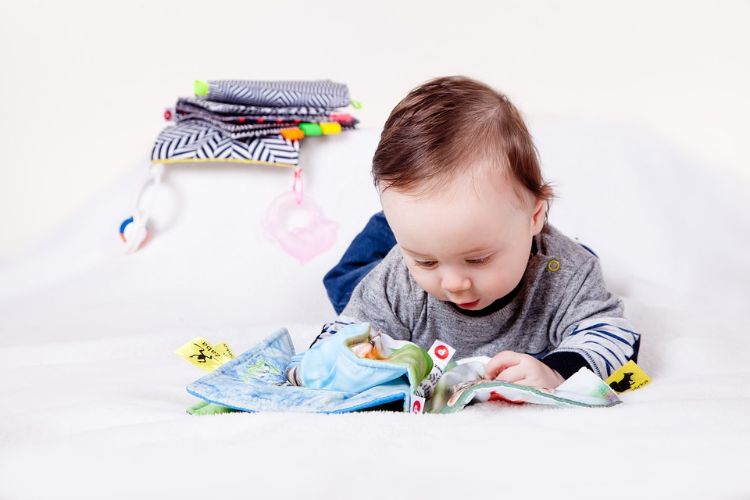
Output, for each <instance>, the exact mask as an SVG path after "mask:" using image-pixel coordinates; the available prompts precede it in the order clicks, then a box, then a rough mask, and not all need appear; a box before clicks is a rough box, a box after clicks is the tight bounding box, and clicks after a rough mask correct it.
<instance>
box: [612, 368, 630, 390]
mask: <svg viewBox="0 0 750 500" xmlns="http://www.w3.org/2000/svg"><path fill="white" fill-rule="evenodd" d="M632 385H633V374H632V373H630V372H625V375H623V377H622V380H615V381H614V382H612V383H611V384H609V386H610V387H611V388H612V390H614V391H616V392H625V391H627V390H628V389H630V387H631V386H632Z"/></svg>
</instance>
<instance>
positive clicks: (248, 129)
mask: <svg viewBox="0 0 750 500" xmlns="http://www.w3.org/2000/svg"><path fill="white" fill-rule="evenodd" d="M188 121H193V122H195V123H201V122H203V123H207V124H209V125H210V126H212V127H214V128H217V129H219V130H221V132H222V133H224V134H225V135H226V136H228V137H230V138H232V139H247V138H250V137H263V136H267V135H279V133H280V132H281V130H282V129H285V128H289V127H297V126H298V124H299V122H294V121H284V120H281V123H278V120H274V121H273V122H272V123H249V124H243V125H234V124H229V123H222V122H220V121H216V120H214V119H212V118H211V117H208V118H207V119H206V118H203V117H198V116H195V115H178V116H177V123H186V122H188ZM320 121H328V117H323V119H322V120H320ZM358 123H359V120H357V119H356V118H352V121H351V122H350V123H345V124H341V128H342V129H343V130H350V129H354V128H355V127H356V125H357V124H358Z"/></svg>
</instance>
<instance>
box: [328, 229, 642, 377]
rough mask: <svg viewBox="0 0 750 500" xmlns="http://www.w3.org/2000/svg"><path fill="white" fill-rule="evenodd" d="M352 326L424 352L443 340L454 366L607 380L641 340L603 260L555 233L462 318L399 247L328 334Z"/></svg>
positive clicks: (537, 242)
mask: <svg viewBox="0 0 750 500" xmlns="http://www.w3.org/2000/svg"><path fill="white" fill-rule="evenodd" d="M350 321H357V322H369V323H370V324H371V325H372V326H373V328H375V329H376V330H379V331H381V332H384V333H387V334H388V335H390V336H391V337H393V338H396V339H401V340H410V341H412V342H415V343H416V344H418V345H420V346H421V347H424V348H429V346H430V345H431V344H432V343H433V341H435V340H436V339H440V340H442V341H443V342H446V343H448V344H449V345H451V346H453V347H454V348H455V349H456V351H457V352H456V359H459V358H462V357H468V356H479V355H486V356H494V355H495V354H497V353H498V352H500V351H503V350H512V351H516V352H523V353H528V354H531V355H533V356H535V357H536V358H537V359H541V360H542V361H543V362H544V363H546V364H547V365H549V366H551V367H552V368H554V369H556V370H557V371H558V372H560V374H561V375H562V376H563V377H565V378H567V377H569V376H570V375H572V374H573V373H575V372H576V371H577V370H578V369H579V368H580V367H582V366H587V367H589V368H591V369H592V370H593V371H594V373H596V374H597V375H599V376H600V377H602V378H606V377H608V376H609V374H611V373H612V372H613V371H614V370H616V369H618V368H619V367H620V366H622V365H623V364H624V363H626V362H627V360H629V359H635V358H636V357H637V354H638V347H639V339H640V334H639V333H637V332H636V330H635V328H634V327H633V326H632V325H631V324H630V323H629V322H628V321H627V320H626V319H625V318H624V317H623V304H622V300H620V299H619V298H618V297H616V296H614V295H612V294H611V293H609V292H608V291H607V290H606V288H605V285H604V280H603V278H602V272H601V268H600V266H599V259H598V258H597V257H596V256H595V255H594V254H593V253H591V252H590V251H588V250H587V249H585V248H584V247H583V246H581V245H580V244H578V243H576V242H575V241H573V240H571V239H570V238H568V237H567V236H565V235H564V234H562V233H561V232H560V231H558V230H557V229H555V228H554V227H552V226H550V225H546V226H545V228H544V229H543V230H542V232H541V233H540V234H538V235H537V236H536V237H534V241H533V245H532V249H531V256H530V258H529V262H528V264H527V266H526V271H525V273H524V275H523V278H522V279H521V282H520V283H519V284H518V286H517V287H516V288H515V289H514V290H513V291H512V292H511V293H509V294H508V295H507V296H505V297H503V298H501V299H499V300H498V301H496V302H495V303H494V304H492V305H490V306H488V307H487V308H485V309H483V310H481V311H467V310H461V309H459V308H458V307H457V306H455V305H454V304H452V303H450V302H443V301H441V300H438V299H436V298H435V297H433V296H431V295H429V294H428V293H427V292H425V291H424V290H423V289H422V288H421V287H420V286H419V285H418V284H417V283H416V282H415V281H414V279H413V278H412V277H411V275H410V273H409V270H408V269H407V267H406V264H405V263H404V258H403V255H402V253H401V251H400V249H399V247H398V245H396V246H394V247H393V248H392V249H391V251H390V252H389V253H388V255H387V256H386V257H385V259H383V261H382V262H381V263H380V264H379V265H377V266H376V267H375V268H374V269H373V270H372V271H371V272H370V273H369V274H367V276H365V277H364V278H363V279H362V281H361V282H360V283H359V284H358V285H357V287H356V288H355V289H354V291H353V293H352V296H351V299H350V301H349V303H348V305H347V306H346V308H345V309H344V311H343V312H342V314H341V316H340V318H339V320H338V321H337V322H335V323H331V324H329V325H330V326H328V328H330V329H331V330H336V329H337V328H336V327H335V326H334V324H338V325H340V324H342V323H347V322H350ZM325 330H326V328H324V334H323V335H322V337H324V336H326V335H325V333H327V332H326V331H325ZM330 333H334V332H333V331H330Z"/></svg>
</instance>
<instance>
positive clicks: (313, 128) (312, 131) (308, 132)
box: [299, 122, 323, 137]
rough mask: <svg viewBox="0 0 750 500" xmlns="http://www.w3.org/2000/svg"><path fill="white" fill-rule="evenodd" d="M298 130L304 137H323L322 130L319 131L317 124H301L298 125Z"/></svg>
mask: <svg viewBox="0 0 750 500" xmlns="http://www.w3.org/2000/svg"><path fill="white" fill-rule="evenodd" d="M299 128H301V129H302V131H303V132H304V133H305V137H313V136H317V135H323V130H321V128H320V125H318V124H317V123H308V122H303V123H300V124H299Z"/></svg>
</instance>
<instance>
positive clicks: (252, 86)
mask: <svg viewBox="0 0 750 500" xmlns="http://www.w3.org/2000/svg"><path fill="white" fill-rule="evenodd" d="M206 98H207V99H209V100H211V101H218V102H226V103H232V104H244V105H251V106H321V107H327V108H338V107H344V106H348V105H349V103H350V102H351V100H350V99H349V89H348V88H347V86H346V85H344V84H343V83H336V82H333V81H331V80H299V81H296V80H288V81H262V80H209V82H208V94H207V95H206Z"/></svg>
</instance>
